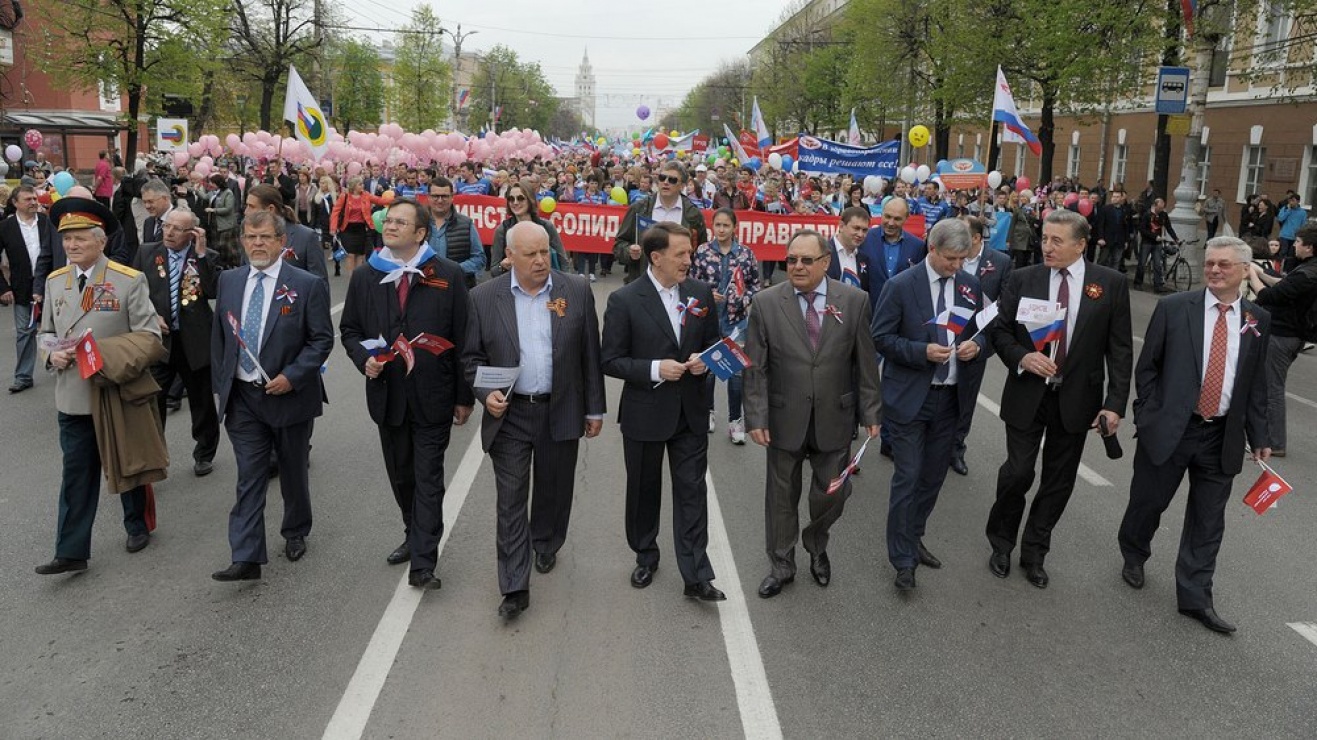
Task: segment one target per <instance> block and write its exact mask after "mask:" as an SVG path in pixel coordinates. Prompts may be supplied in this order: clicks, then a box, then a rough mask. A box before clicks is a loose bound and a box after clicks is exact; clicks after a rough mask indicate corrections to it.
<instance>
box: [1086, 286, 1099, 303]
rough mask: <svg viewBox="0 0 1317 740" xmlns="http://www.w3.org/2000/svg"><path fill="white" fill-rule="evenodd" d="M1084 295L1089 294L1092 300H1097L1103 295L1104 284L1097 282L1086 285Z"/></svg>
mask: <svg viewBox="0 0 1317 740" xmlns="http://www.w3.org/2000/svg"><path fill="white" fill-rule="evenodd" d="M1084 295H1086V296H1088V299H1089V300H1090V301H1096V300H1097V299H1099V298H1101V297H1102V286H1101V285H1098V284H1097V283H1089V284H1088V285H1085V286H1084Z"/></svg>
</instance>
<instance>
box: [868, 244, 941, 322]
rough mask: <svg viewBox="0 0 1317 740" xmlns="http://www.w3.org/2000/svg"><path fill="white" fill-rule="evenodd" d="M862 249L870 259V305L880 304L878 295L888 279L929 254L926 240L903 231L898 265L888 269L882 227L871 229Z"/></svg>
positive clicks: (898, 250)
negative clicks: (925, 243)
mask: <svg viewBox="0 0 1317 740" xmlns="http://www.w3.org/2000/svg"><path fill="white" fill-rule="evenodd" d="M860 251H861V252H863V253H864V255H865V256H866V257H868V259H869V288H868V290H869V307H870V308H874V307H876V306H877V305H878V296H879V295H881V294H882V292H883V286H884V285H886V284H887V281H888V280H891V279H892V278H894V277H896V276H897V275H899V274H900V273H901V272H902V271H904V270H906V269H907V268H909V267H911V266H913V265H916V264H918V263H919V261H920V260H922V259H924V257H926V256H927V255H928V247H926V246H925V245H924V240H923V239H920V238H919V237H917V236H915V235H914V234H911V233H909V232H901V241H900V242H898V243H897V246H896V251H897V256H896V267H895V269H893V270H891V271H890V272H889V271H888V268H887V248H886V246H885V245H884V237H883V230H882V229H869V233H868V234H867V235H866V236H865V237H864V243H863V244H861V245H860Z"/></svg>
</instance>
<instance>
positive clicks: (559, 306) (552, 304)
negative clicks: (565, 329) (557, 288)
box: [544, 298, 567, 319]
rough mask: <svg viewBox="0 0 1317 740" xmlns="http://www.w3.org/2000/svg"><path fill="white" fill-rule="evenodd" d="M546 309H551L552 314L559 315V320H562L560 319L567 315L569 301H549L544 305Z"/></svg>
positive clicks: (562, 299) (558, 299)
mask: <svg viewBox="0 0 1317 740" xmlns="http://www.w3.org/2000/svg"><path fill="white" fill-rule="evenodd" d="M544 307H545V308H547V309H549V310H550V311H552V312H554V313H556V314H558V318H560V319H561V318H562V317H564V316H566V315H567V299H566V298H555V299H553V300H551V301H547V302H546V303H545V304H544Z"/></svg>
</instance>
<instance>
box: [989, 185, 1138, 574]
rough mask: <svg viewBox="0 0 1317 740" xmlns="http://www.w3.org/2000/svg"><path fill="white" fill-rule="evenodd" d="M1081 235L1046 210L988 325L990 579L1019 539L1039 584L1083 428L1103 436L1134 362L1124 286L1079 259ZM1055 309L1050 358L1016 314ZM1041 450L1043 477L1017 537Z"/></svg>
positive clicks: (1116, 418)
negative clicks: (995, 424) (1001, 427)
mask: <svg viewBox="0 0 1317 740" xmlns="http://www.w3.org/2000/svg"><path fill="white" fill-rule="evenodd" d="M1088 238H1089V232H1088V221H1087V220H1086V219H1085V218H1084V217H1083V216H1081V215H1079V214H1078V213H1075V212H1073V211H1067V210H1065V209H1058V210H1056V211H1053V212H1052V213H1051V214H1049V215H1048V216H1047V218H1046V219H1044V220H1043V245H1042V252H1043V263H1042V264H1039V265H1033V266H1032V267H1026V268H1023V269H1020V270H1015V271H1013V272H1012V273H1011V274H1010V277H1008V278H1007V279H1006V284H1005V286H1003V288H1002V295H1001V300H1000V301H999V302H998V305H999V307H1000V312H999V315H998V317H997V320H996V321H995V322H993V324H992V325H991V326H989V327H988V332H989V334H990V335H991V336H990V339H991V341H992V347H993V350H994V351H995V352H996V353H997V354H998V356H1000V357H1001V361H1002V363H1003V364H1004V365H1005V366H1006V370H1007V374H1006V386H1005V388H1004V389H1003V390H1002V396H1001V419H1002V421H1004V422H1005V423H1006V462H1004V463H1002V466H1001V469H1000V470H999V471H998V473H997V500H996V503H994V504H993V506H992V511H991V513H990V514H989V515H988V524H987V527H986V531H987V536H988V541H989V542H990V543H991V544H992V556H991V557H990V558H989V560H988V567H989V569H990V570H991V571H992V573H993V575H995V576H997V577H998V578H1005V577H1006V576H1007V575H1009V573H1010V567H1011V563H1010V554H1011V551H1012V550H1014V549H1015V544H1016V540H1017V538H1018V539H1019V541H1020V567H1021V568H1023V569H1024V573H1025V578H1026V579H1027V580H1028V581H1029V583H1031V584H1033V585H1034V586H1036V587H1038V588H1046V587H1047V583H1048V575H1047V571H1046V570H1045V569H1044V567H1043V561H1044V559H1045V558H1046V557H1047V552H1048V550H1049V548H1050V546H1051V539H1052V529H1053V528H1054V527H1055V526H1056V523H1057V522H1058V521H1060V519H1061V514H1062V513H1063V512H1064V511H1065V505H1066V502H1068V501H1069V500H1070V494H1071V493H1072V492H1073V491H1074V488H1075V475H1076V474H1077V473H1078V472H1079V463H1080V459H1081V458H1082V457H1083V454H1084V443H1085V441H1086V440H1087V437H1088V432H1089V430H1090V429H1094V430H1098V433H1102V431H1101V426H1102V424H1105V425H1106V428H1107V430H1106V433H1107V434H1115V433H1116V429H1117V427H1119V426H1120V419H1121V417H1122V416H1124V414H1125V405H1126V403H1127V402H1128V400H1129V387H1130V372H1131V369H1132V366H1133V364H1134V354H1133V344H1134V340H1133V336H1132V331H1131V329H1130V300H1129V287H1128V286H1127V285H1126V283H1125V276H1123V275H1121V274H1120V273H1118V272H1116V271H1115V270H1111V269H1108V268H1105V267H1101V266H1098V265H1093V264H1089V263H1086V262H1085V261H1084V250H1085V248H1086V246H1087V243H1088ZM1055 306H1060V307H1062V308H1065V309H1066V315H1065V320H1064V323H1063V329H1062V331H1061V339H1060V340H1059V341H1055V342H1052V344H1053V345H1054V347H1053V350H1052V353H1051V354H1050V355H1049V354H1044V353H1043V352H1040V351H1038V350H1036V349H1035V347H1034V343H1033V340H1032V338H1031V337H1030V335H1029V327H1028V326H1026V324H1025V323H1023V322H1021V321H1020V316H1021V315H1026V316H1027V315H1030V314H1029V312H1030V311H1031V310H1034V309H1036V308H1046V309H1049V310H1050V309H1051V308H1053V307H1055ZM1104 383H1105V385H1106V388H1105V392H1104V389H1103V385H1104ZM1044 436H1045V437H1046V439H1045V440H1044ZM1040 447H1041V448H1042V451H1043V471H1042V483H1041V484H1039V487H1038V493H1037V494H1036V495H1035V496H1034V502H1033V506H1032V508H1031V509H1030V511H1029V519H1028V522H1027V523H1026V524H1025V528H1024V534H1023V536H1022V537H1021V536H1020V522H1021V520H1022V519H1023V518H1024V505H1025V495H1026V494H1027V493H1028V492H1029V489H1030V487H1032V486H1033V480H1034V464H1035V462H1036V461H1037V460H1038V452H1039V449H1040Z"/></svg>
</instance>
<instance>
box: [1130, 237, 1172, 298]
mask: <svg viewBox="0 0 1317 740" xmlns="http://www.w3.org/2000/svg"><path fill="white" fill-rule="evenodd" d="M1149 254H1151V255H1152V287H1154V288H1160V287H1162V282H1163V281H1165V279H1166V278H1165V277H1163V276H1162V260H1164V259H1165V257H1164V256H1163V255H1162V243H1161V241H1159V240H1157V239H1142V238H1141V239H1140V240H1139V267H1138V269H1136V270H1135V271H1134V284H1135V285H1141V284H1142V283H1143V266H1144V265H1145V264H1146V263H1147V262H1148V256H1149Z"/></svg>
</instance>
